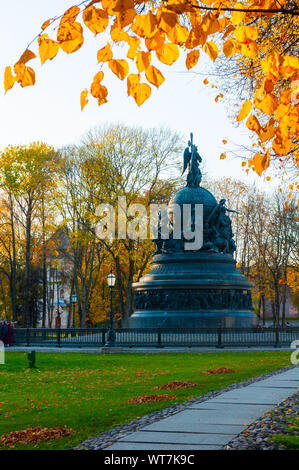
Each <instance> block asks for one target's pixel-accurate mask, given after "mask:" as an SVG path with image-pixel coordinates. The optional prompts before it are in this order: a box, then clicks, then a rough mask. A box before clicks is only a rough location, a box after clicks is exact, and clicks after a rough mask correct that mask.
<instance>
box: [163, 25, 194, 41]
mask: <svg viewBox="0 0 299 470" xmlns="http://www.w3.org/2000/svg"><path fill="white" fill-rule="evenodd" d="M167 37H168V39H169V41H170V42H172V43H174V44H184V43H185V42H186V41H187V39H188V37H189V31H188V28H186V26H181V25H180V24H176V25H175V27H174V28H172V29H171V30H170V31H168V32H167Z"/></svg>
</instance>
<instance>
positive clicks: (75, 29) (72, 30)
mask: <svg viewBox="0 0 299 470" xmlns="http://www.w3.org/2000/svg"><path fill="white" fill-rule="evenodd" d="M57 42H58V43H59V45H60V47H61V49H62V50H63V51H64V52H66V53H67V54H71V53H73V52H76V51H77V50H78V49H80V47H81V46H82V45H83V42H84V37H83V28H82V26H81V25H80V23H69V22H65V23H62V24H60V26H59V27H58V31H57Z"/></svg>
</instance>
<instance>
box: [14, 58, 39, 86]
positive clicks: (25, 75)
mask: <svg viewBox="0 0 299 470" xmlns="http://www.w3.org/2000/svg"><path fill="white" fill-rule="evenodd" d="M14 71H15V74H16V76H17V78H16V80H17V82H18V83H20V85H21V87H23V88H24V87H26V86H32V85H34V84H35V72H34V70H33V69H32V68H31V67H26V65H25V64H23V63H20V62H17V63H16V64H15V66H14Z"/></svg>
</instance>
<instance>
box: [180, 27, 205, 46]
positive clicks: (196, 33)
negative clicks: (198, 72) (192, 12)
mask: <svg viewBox="0 0 299 470" xmlns="http://www.w3.org/2000/svg"><path fill="white" fill-rule="evenodd" d="M206 40H207V33H206V32H204V31H203V30H202V29H198V28H192V29H191V31H190V33H189V36H188V39H187V41H186V43H185V46H186V48H187V49H194V48H195V47H197V46H203V45H204V44H205V42H206Z"/></svg>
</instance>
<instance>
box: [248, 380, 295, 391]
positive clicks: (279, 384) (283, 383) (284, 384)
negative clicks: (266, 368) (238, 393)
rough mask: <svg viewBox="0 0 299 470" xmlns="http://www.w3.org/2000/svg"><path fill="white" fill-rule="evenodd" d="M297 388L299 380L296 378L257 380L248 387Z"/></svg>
mask: <svg viewBox="0 0 299 470" xmlns="http://www.w3.org/2000/svg"><path fill="white" fill-rule="evenodd" d="M292 382H293V383H292ZM257 387H258V388H274V389H276V388H278V389H280V388H289V389H291V388H295V389H298V388H299V381H297V382H296V381H295V380H275V381H274V380H272V381H270V380H269V381H267V380H265V381H264V380H263V381H261V382H256V383H253V384H251V385H248V388H257Z"/></svg>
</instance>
